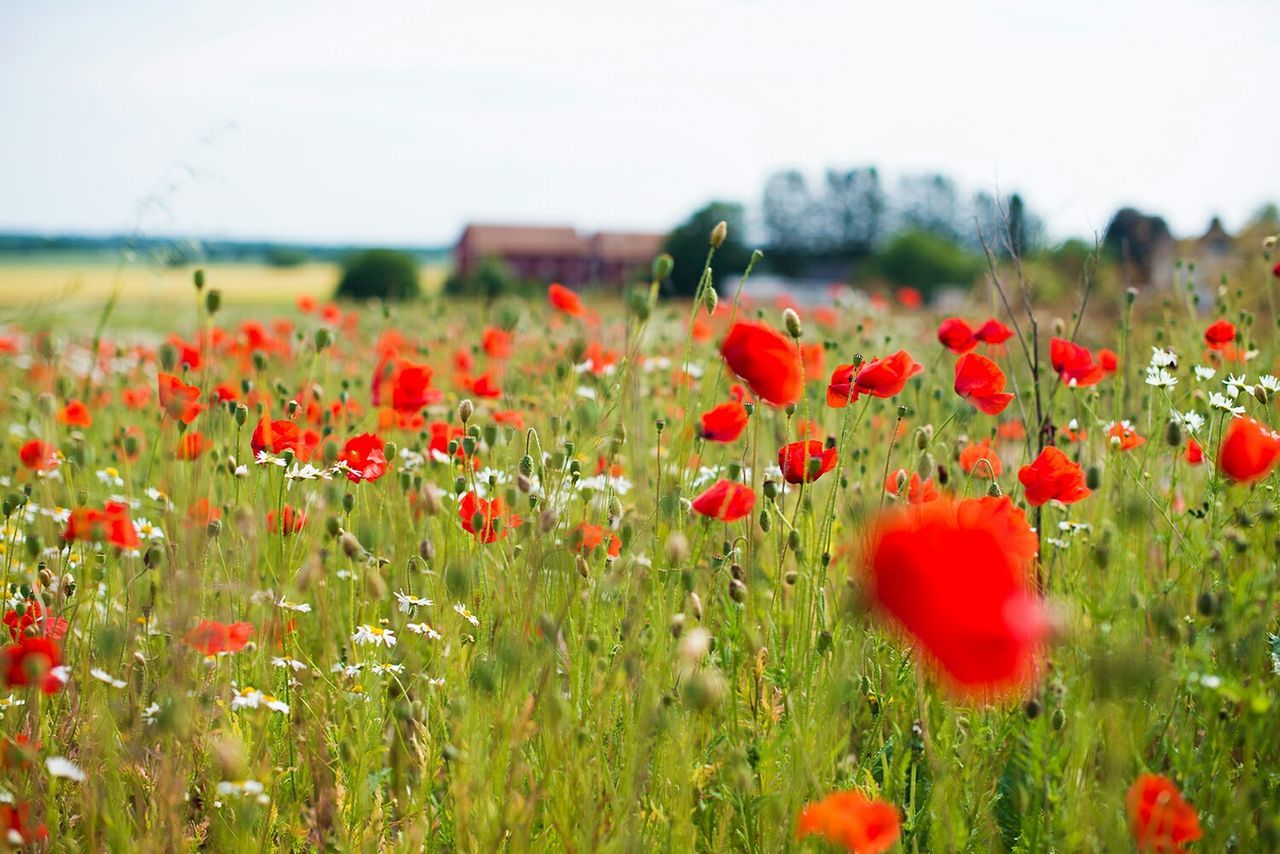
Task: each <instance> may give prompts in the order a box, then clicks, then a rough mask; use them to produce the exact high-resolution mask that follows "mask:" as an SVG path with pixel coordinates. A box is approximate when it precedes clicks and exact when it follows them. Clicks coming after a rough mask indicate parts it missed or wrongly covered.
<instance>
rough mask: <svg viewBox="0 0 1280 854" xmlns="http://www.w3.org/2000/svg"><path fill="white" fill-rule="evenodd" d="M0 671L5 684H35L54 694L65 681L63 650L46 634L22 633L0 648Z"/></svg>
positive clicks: (11, 685) (45, 691)
mask: <svg viewBox="0 0 1280 854" xmlns="http://www.w3.org/2000/svg"><path fill="white" fill-rule="evenodd" d="M0 673H3V674H4V684H5V685H6V686H7V687H10V688H13V687H19V686H25V685H38V686H39V687H40V690H41V691H42V692H44V693H45V694H56V693H58V692H59V691H61V690H62V686H64V685H66V684H67V677H66V671H65V670H64V669H63V668H62V651H61V650H60V649H59V648H58V643H57V641H55V640H54V639H53V638H50V637H48V636H46V635H22V636H21V637H20V638H18V640H17V642H16V643H12V644H9V645H8V646H6V647H4V648H3V649H0Z"/></svg>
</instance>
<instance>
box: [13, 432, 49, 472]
mask: <svg viewBox="0 0 1280 854" xmlns="http://www.w3.org/2000/svg"><path fill="white" fill-rule="evenodd" d="M18 459H20V460H22V464H23V465H24V466H26V467H27V468H29V469H31V470H32V471H50V470H52V469H56V468H57V467H58V454H57V450H56V449H55V448H54V447H53V445H50V444H49V443H48V442H41V441H40V440H39V439H32V440H31V441H30V442H27V443H26V444H24V445H23V446H22V447H21V448H19V449H18Z"/></svg>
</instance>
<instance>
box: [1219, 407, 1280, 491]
mask: <svg viewBox="0 0 1280 854" xmlns="http://www.w3.org/2000/svg"><path fill="white" fill-rule="evenodd" d="M1277 460H1280V435H1277V434H1276V433H1274V432H1272V431H1271V430H1268V429H1267V428H1266V427H1264V426H1262V425H1261V424H1259V423H1258V422H1257V421H1255V420H1254V419H1252V418H1233V419H1231V423H1230V424H1229V425H1228V426H1227V432H1226V434H1225V435H1224V436H1223V438H1222V447H1221V448H1220V449H1219V451H1218V471H1220V472H1222V473H1223V474H1225V475H1226V476H1227V477H1229V478H1231V479H1232V480H1234V481H1236V482H1237V483H1253V482H1254V481H1258V480H1262V479H1263V478H1264V477H1266V476H1267V475H1269V474H1271V470H1272V469H1273V468H1275V465H1276V461H1277Z"/></svg>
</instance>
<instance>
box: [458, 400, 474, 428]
mask: <svg viewBox="0 0 1280 854" xmlns="http://www.w3.org/2000/svg"><path fill="white" fill-rule="evenodd" d="M475 411H476V405H475V404H474V403H472V402H471V398H469V397H468V398H463V400H462V402H461V403H459V404H458V420H459V421H461V422H462V423H463V424H466V423H467V422H468V421H470V420H471V416H472V415H474V414H475Z"/></svg>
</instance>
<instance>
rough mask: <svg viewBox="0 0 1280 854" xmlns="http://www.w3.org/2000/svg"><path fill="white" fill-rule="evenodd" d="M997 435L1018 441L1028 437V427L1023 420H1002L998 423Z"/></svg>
mask: <svg viewBox="0 0 1280 854" xmlns="http://www.w3.org/2000/svg"><path fill="white" fill-rule="evenodd" d="M996 435H997V436H999V437H1000V438H1001V439H1009V440H1011V441H1014V442H1017V441H1019V440H1022V439H1025V438H1027V428H1026V426H1025V425H1023V423H1022V422H1021V421H1001V422H1000V423H999V424H997V425H996Z"/></svg>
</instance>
